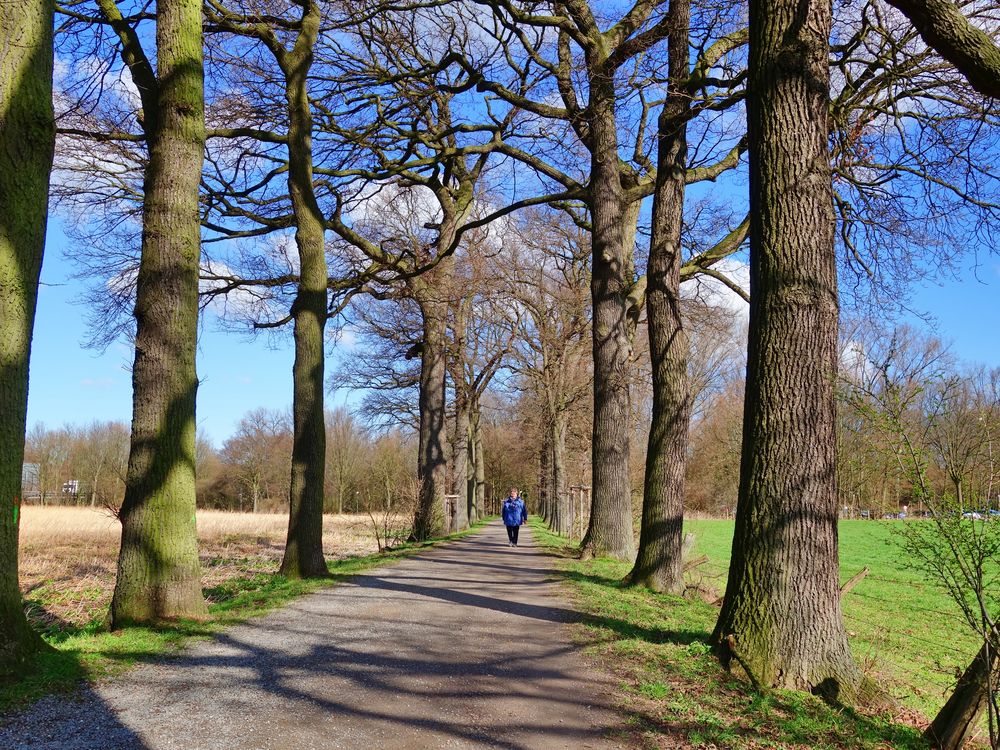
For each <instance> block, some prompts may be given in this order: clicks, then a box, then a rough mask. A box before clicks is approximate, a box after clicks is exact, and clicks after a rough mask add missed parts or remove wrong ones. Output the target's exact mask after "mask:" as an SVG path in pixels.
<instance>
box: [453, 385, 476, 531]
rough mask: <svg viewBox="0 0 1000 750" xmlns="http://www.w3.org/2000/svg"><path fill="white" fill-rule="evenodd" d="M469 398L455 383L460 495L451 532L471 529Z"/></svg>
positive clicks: (455, 463) (455, 449)
mask: <svg viewBox="0 0 1000 750" xmlns="http://www.w3.org/2000/svg"><path fill="white" fill-rule="evenodd" d="M469 426H470V421H469V397H468V394H467V393H466V392H465V389H464V388H463V384H461V383H457V382H456V383H455V440H454V442H453V443H452V457H453V459H452V464H453V466H454V475H453V476H454V494H456V495H458V497H457V498H456V500H455V507H454V508H453V509H452V517H451V530H452V531H462V530H463V529H467V528H469V520H470V516H472V515H473V514H474V510H470V506H471V505H472V502H471V500H470V496H469V474H470V471H469V468H470V466H469Z"/></svg>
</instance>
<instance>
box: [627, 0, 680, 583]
mask: <svg viewBox="0 0 1000 750" xmlns="http://www.w3.org/2000/svg"><path fill="white" fill-rule="evenodd" d="M670 15H671V20H672V22H673V23H672V24H671V30H670V35H669V37H668V45H669V46H668V65H669V75H670V84H669V91H668V94H667V101H666V102H665V103H664V106H663V111H662V112H661V113H660V122H659V143H658V146H657V149H658V155H657V171H656V189H655V193H654V196H653V224H652V237H651V239H650V244H649V261H648V265H647V270H646V316H647V323H648V326H649V355H650V361H651V364H652V370H653V413H652V422H651V424H650V428H649V445H648V448H647V450H646V472H645V478H644V488H643V502H642V527H641V530H640V532H639V552H638V555H637V557H636V561H635V566H634V567H633V568H632V571H631V573H629V575H628V581H629V582H630V583H632V584H636V585H640V586H646V587H648V588H650V589H652V590H653V591H665V592H670V593H673V594H682V593H683V592H684V566H683V561H682V553H681V543H682V536H683V524H684V472H685V468H686V466H687V443H688V423H689V421H690V418H691V405H690V387H689V384H688V376H687V360H688V339H687V332H686V331H685V330H684V321H683V319H682V318H681V308H680V304H681V296H680V285H681V261H682V258H681V228H682V224H683V220H684V179H685V170H686V167H687V120H688V110H689V102H690V95H689V94H688V93H687V92H686V91H685V90H684V88H683V87H684V86H685V85H686V83H687V80H688V76H689V62H688V60H689V57H688V55H689V50H688V29H689V25H690V18H691V8H690V2H689V0H671V3H670Z"/></svg>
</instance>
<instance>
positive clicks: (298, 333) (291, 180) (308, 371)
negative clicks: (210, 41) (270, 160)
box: [278, 3, 329, 578]
mask: <svg viewBox="0 0 1000 750" xmlns="http://www.w3.org/2000/svg"><path fill="white" fill-rule="evenodd" d="M319 23H320V10H319V6H318V5H317V4H315V3H308V4H307V5H306V6H305V12H304V13H303V16H302V24H301V26H300V30H299V35H298V37H297V38H296V41H295V45H294V47H293V48H292V50H291V52H284V51H282V52H281V53H280V54H279V56H278V57H279V59H278V62H279V64H280V65H281V68H282V71H283V72H284V74H285V79H286V83H287V88H286V92H285V94H286V106H287V110H288V192H289V195H290V196H291V201H292V210H293V212H294V215H295V244H296V247H297V249H298V253H299V269H300V270H299V286H298V291H297V293H296V297H295V302H294V303H293V304H292V316H293V318H294V321H295V322H294V325H295V332H294V337H295V362H294V364H293V365H292V419H293V427H292V435H293V437H292V472H291V484H290V487H289V514H288V538H287V542H286V544H285V554H284V557H283V558H282V561H281V574H282V575H284V576H287V577H289V578H318V577H323V576H326V575H327V574H328V572H329V571H328V570H327V567H326V560H325V559H324V558H323V491H324V478H325V477H326V420H325V414H324V403H323V396H324V392H323V388H324V385H325V384H324V377H323V372H324V366H325V362H326V352H325V340H324V337H325V330H326V320H327V265H326V236H325V224H324V217H323V213H322V211H321V210H320V208H319V203H318V202H317V200H316V194H315V191H314V190H313V174H312V171H313V155H312V128H313V120H312V110H311V107H310V104H309V91H308V82H307V77H308V74H309V69H310V67H311V66H312V60H313V48H314V46H315V43H316V37H317V35H318V33H319Z"/></svg>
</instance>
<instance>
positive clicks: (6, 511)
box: [0, 0, 55, 680]
mask: <svg viewBox="0 0 1000 750" xmlns="http://www.w3.org/2000/svg"><path fill="white" fill-rule="evenodd" d="M52 13H53V4H52V3H51V2H48V0H27V1H26V2H22V3H16V4H15V3H10V2H3V3H0V50H2V53H0V680H3V679H6V678H8V677H12V676H16V675H18V674H20V673H22V672H23V671H24V670H25V668H26V667H27V665H28V664H29V663H30V661H31V658H32V656H33V655H34V654H35V653H36V652H37V651H38V650H39V649H41V648H43V647H44V644H43V642H42V639H41V638H40V637H39V636H38V635H37V634H36V633H35V632H34V631H33V630H32V629H31V627H30V626H29V625H28V621H27V619H25V616H24V610H23V608H22V603H21V591H20V588H19V587H18V572H17V571H18V568H17V551H18V527H19V522H20V511H21V466H22V463H23V460H24V429H25V419H26V415H27V408H28V361H29V359H30V356H31V335H32V331H33V329H34V322H35V305H36V302H37V299H38V274H39V272H40V271H41V267H42V252H43V250H44V248H45V226H46V220H47V218H48V195H49V172H50V170H51V168H52V153H53V148H54V145H55V122H54V120H53V115H52Z"/></svg>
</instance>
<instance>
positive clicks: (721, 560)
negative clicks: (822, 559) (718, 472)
mask: <svg viewBox="0 0 1000 750" xmlns="http://www.w3.org/2000/svg"><path fill="white" fill-rule="evenodd" d="M899 523H901V522H898V521H842V522H841V523H840V572H841V582H843V581H846V580H847V579H848V578H850V577H851V576H853V575H854V574H855V573H857V572H858V571H860V570H861V569H862V568H864V567H866V566H867V567H868V568H869V570H870V571H871V572H870V573H869V575H868V577H867V578H865V579H864V581H862V582H861V583H859V584H858V585H857V586H856V587H855V588H853V589H852V590H851V591H850V592H849V593H848V594H847V595H846V596H845V597H844V600H843V608H844V621H845V625H846V627H847V630H848V633H849V634H850V641H851V648H852V649H853V651H854V655H855V657H856V658H857V660H858V662H859V663H860V664H861V666H862V668H863V669H864V670H865V671H866V672H867V673H868V674H869V675H870V676H871V677H873V678H874V679H875V680H876V681H877V682H879V683H880V684H881V685H882V686H883V687H884V688H885V689H886V690H887V691H888V692H889V693H890V694H891V695H892V696H893V697H894V698H896V699H897V700H898V701H900V702H901V703H902V704H903V705H905V706H907V707H908V708H911V709H913V710H915V711H918V712H919V713H921V714H923V715H924V716H933V715H934V714H935V713H936V712H937V710H938V709H939V708H941V706H942V705H943V704H944V701H945V700H946V699H947V696H948V693H949V692H950V690H951V688H953V687H954V684H955V674H956V670H959V671H960V670H964V669H965V668H966V667H967V666H968V664H969V662H970V661H971V660H972V657H973V656H974V655H975V653H976V651H977V650H978V648H979V645H980V644H978V643H977V641H976V638H975V636H974V635H973V634H972V631H971V630H970V629H969V628H968V626H967V625H966V624H965V620H964V619H963V618H962V615H961V613H960V611H959V610H958V607H957V606H956V605H955V604H954V602H953V601H952V600H951V599H950V598H949V597H948V595H947V594H945V593H944V592H943V591H942V590H941V589H939V588H937V587H935V586H933V585H931V584H930V583H928V582H927V580H926V578H925V577H924V576H923V574H921V573H920V572H919V571H916V570H914V569H913V568H912V567H910V566H908V565H907V562H906V556H905V554H904V553H903V551H902V550H901V549H900V546H899V540H898V536H897V534H896V533H894V531H893V529H894V527H896V526H897V525H898V524H899ZM685 530H686V531H692V532H694V534H695V547H694V552H693V553H692V554H693V555H695V556H697V555H707V556H708V557H709V563H707V564H706V565H705V566H704V568H705V569H706V579H707V580H711V581H712V582H713V583H714V584H715V586H716V588H717V589H718V590H719V591H720V593H721V591H722V590H723V589H724V588H725V585H726V579H725V571H726V567H727V566H728V564H729V555H730V549H731V544H732V537H733V522H732V521H688V522H686V523H685Z"/></svg>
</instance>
